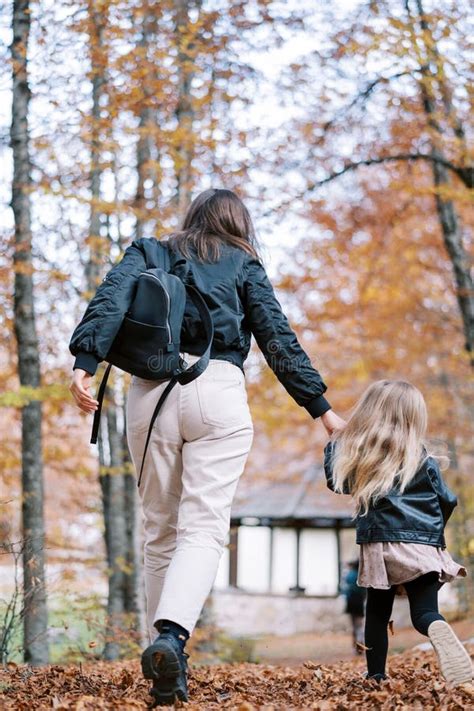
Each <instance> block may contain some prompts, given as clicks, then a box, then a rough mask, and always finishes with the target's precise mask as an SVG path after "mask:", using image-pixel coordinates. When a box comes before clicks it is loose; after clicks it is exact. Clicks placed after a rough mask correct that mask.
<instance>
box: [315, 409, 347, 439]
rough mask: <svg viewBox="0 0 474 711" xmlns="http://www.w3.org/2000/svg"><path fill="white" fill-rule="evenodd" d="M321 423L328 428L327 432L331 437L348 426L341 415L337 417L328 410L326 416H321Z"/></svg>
mask: <svg viewBox="0 0 474 711" xmlns="http://www.w3.org/2000/svg"><path fill="white" fill-rule="evenodd" d="M321 422H322V423H323V425H324V427H325V428H326V432H327V433H328V435H329V436H331V435H332V434H334V433H335V432H338V431H339V430H343V429H344V427H345V426H346V424H347V423H346V421H345V420H343V419H342V417H339V415H336V413H335V412H333V410H328V411H327V412H325V413H324V415H321Z"/></svg>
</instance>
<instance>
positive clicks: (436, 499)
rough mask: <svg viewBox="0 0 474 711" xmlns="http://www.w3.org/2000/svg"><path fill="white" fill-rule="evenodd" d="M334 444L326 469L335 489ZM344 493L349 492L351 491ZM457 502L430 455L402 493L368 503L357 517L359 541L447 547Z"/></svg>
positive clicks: (326, 458)
mask: <svg viewBox="0 0 474 711" xmlns="http://www.w3.org/2000/svg"><path fill="white" fill-rule="evenodd" d="M332 451H333V444H332V442H329V443H328V444H327V445H326V447H325V449H324V471H325V474H326V479H327V484H328V487H329V488H330V489H331V490H332V491H334V483H333V476H332ZM344 493H350V492H349V491H347V492H344ZM456 505H457V498H456V496H455V495H454V494H453V492H452V491H450V489H448V487H447V486H446V483H445V481H444V479H443V477H442V476H441V472H440V470H439V466H438V462H437V461H436V459H434V458H433V457H427V458H426V459H425V460H424V461H423V463H422V464H421V466H420V468H419V470H418V471H417V473H416V474H415V476H414V478H413V479H412V480H411V482H410V483H409V484H408V486H407V487H406V489H405V491H404V492H403V494H400V492H399V491H398V490H397V487H394V488H393V489H392V490H391V491H389V493H388V494H386V495H385V496H383V497H381V498H380V499H379V500H378V501H376V503H375V504H373V505H372V504H371V505H370V506H369V511H368V513H367V515H366V516H359V515H358V516H357V517H356V531H357V543H375V542H377V541H382V542H387V541H390V542H399V541H405V542H408V543H426V544H428V545H430V546H438V547H441V548H445V547H446V542H445V539H444V527H445V525H446V522H447V520H448V519H449V517H450V516H451V514H452V512H453V510H454V508H455V507H456Z"/></svg>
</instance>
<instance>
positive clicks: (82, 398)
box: [69, 368, 99, 413]
mask: <svg viewBox="0 0 474 711" xmlns="http://www.w3.org/2000/svg"><path fill="white" fill-rule="evenodd" d="M91 379H92V375H91V374H90V373H88V372H87V371H86V370H81V368H76V369H75V370H74V374H73V376H72V381H71V384H70V386H69V390H70V391H71V393H72V396H73V398H74V400H75V401H76V405H77V406H78V408H79V409H80V410H82V412H87V413H89V412H94V410H97V408H98V406H99V403H98V402H97V400H95V399H94V398H93V397H92V395H91V394H90V392H89V388H90V386H91V384H92V382H91Z"/></svg>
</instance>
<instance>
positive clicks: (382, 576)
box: [357, 543, 467, 593]
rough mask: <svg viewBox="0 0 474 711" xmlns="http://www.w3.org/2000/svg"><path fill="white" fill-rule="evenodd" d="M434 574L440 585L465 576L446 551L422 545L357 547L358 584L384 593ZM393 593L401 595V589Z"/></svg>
mask: <svg viewBox="0 0 474 711" xmlns="http://www.w3.org/2000/svg"><path fill="white" fill-rule="evenodd" d="M431 572H437V573H438V574H439V580H440V582H441V583H447V582H450V581H451V580H453V579H454V578H456V577H458V576H460V577H465V576H466V575H467V573H466V569H465V568H464V567H463V566H462V565H459V563H456V562H455V561H454V560H453V559H452V558H451V556H450V555H449V553H448V551H447V550H446V549H443V548H437V547H436V546H428V545H426V544H424V543H363V544H362V545H361V546H360V562H359V577H358V580H357V582H358V584H359V585H360V586H361V587H363V588H378V589H380V590H388V589H389V588H391V587H392V586H393V585H403V583H408V582H410V580H415V578H419V577H420V576H421V575H425V574H426V573H431ZM397 592H401V593H403V592H404V591H403V590H399V591H397Z"/></svg>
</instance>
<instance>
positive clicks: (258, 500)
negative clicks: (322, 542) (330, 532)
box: [232, 465, 353, 526]
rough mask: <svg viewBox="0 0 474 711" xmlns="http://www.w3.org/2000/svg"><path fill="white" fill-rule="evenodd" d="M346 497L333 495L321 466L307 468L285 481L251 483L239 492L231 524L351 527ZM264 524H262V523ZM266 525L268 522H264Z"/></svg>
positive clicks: (349, 503) (349, 504)
mask: <svg viewBox="0 0 474 711" xmlns="http://www.w3.org/2000/svg"><path fill="white" fill-rule="evenodd" d="M352 513H353V509H352V505H351V501H350V499H349V497H347V496H341V495H339V494H334V493H333V492H332V491H330V490H329V489H328V488H327V486H326V479H325V476H324V470H323V468H322V466H320V465H316V466H312V467H310V468H309V469H308V470H307V471H306V472H304V473H303V474H301V475H299V476H298V475H292V476H291V477H290V478H288V479H285V480H278V481H272V482H265V483H262V484H253V485H252V486H251V487H249V484H248V481H247V482H246V487H245V490H244V491H240V489H239V491H238V493H237V496H236V498H235V501H234V505H233V506H232V521H233V523H234V524H235V523H238V522H240V521H241V520H242V519H243V518H258V519H267V520H268V519H269V520H270V521H275V523H277V522H279V521H282V520H283V521H287V522H288V523H290V522H291V521H293V522H297V521H301V522H303V521H307V522H308V521H311V523H312V524H313V525H325V524H326V525H332V524H334V523H336V522H339V523H341V524H342V525H345V526H349V525H353V522H352ZM262 523H263V521H262ZM265 523H268V521H265Z"/></svg>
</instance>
